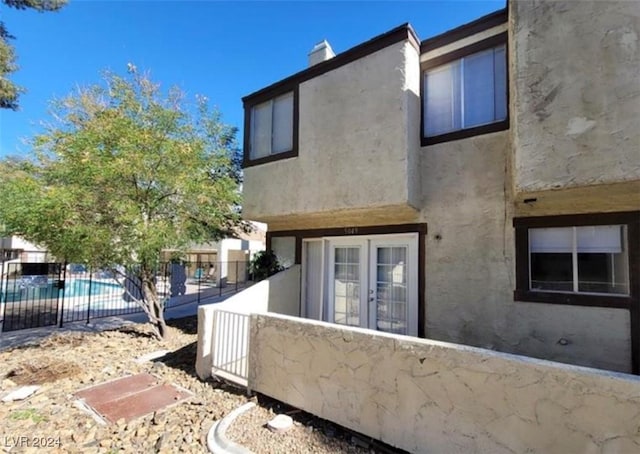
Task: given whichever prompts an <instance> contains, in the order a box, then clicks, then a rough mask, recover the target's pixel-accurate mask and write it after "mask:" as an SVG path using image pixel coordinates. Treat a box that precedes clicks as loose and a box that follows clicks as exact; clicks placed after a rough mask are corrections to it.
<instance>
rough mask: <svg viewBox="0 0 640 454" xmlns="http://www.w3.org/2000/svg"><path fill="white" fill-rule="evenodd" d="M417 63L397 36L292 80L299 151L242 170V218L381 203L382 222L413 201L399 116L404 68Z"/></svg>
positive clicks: (403, 120)
mask: <svg viewBox="0 0 640 454" xmlns="http://www.w3.org/2000/svg"><path fill="white" fill-rule="evenodd" d="M417 64H418V53H417V51H416V49H415V48H414V47H412V46H411V44H409V42H399V43H396V44H393V45H391V46H389V47H386V48H384V49H382V50H379V51H377V52H375V53H373V54H370V55H368V56H366V57H363V58H361V59H359V60H356V61H354V62H352V63H349V64H347V65H344V66H341V67H339V68H337V69H335V70H333V71H329V72H327V73H325V74H323V75H321V76H318V77H316V78H314V79H311V80H308V81H306V82H303V83H302V84H300V88H299V110H300V119H299V123H300V125H299V151H298V153H299V155H298V157H297V158H292V159H287V160H281V161H277V162H273V163H268V164H263V165H259V166H255V167H248V168H246V169H245V170H244V173H245V179H244V188H243V194H244V202H243V210H244V211H243V214H244V216H245V217H246V218H248V219H256V220H264V221H266V222H270V221H271V220H273V219H274V218H282V217H285V216H288V215H304V214H306V213H318V212H329V211H335V210H341V209H352V208H360V209H372V210H375V209H376V208H380V207H385V208H386V209H387V218H388V219H386V220H384V221H381V222H387V223H388V220H389V219H392V213H393V208H394V207H399V208H401V209H406V208H407V207H408V206H410V205H413V204H415V200H412V197H415V196H416V195H417V193H416V191H413V190H411V189H410V188H409V182H410V180H411V181H412V182H414V181H415V175H414V177H411V178H410V176H409V175H410V173H411V172H413V171H414V170H413V169H415V166H412V165H410V164H411V162H410V160H409V157H408V150H409V147H408V145H407V141H408V137H409V134H410V132H409V131H408V129H407V128H408V125H407V116H408V114H409V113H411V115H413V114H415V106H416V102H417V97H418V91H419V90H418V88H419V85H417V82H418V79H417V74H416V77H415V80H413V79H414V78H413V76H412V78H411V79H410V80H409V81H407V78H406V77H405V74H406V73H407V69H409V70H410V71H409V72H411V73H414V72H415V71H416V70H417ZM408 83H409V84H410V85H411V86H410V87H409V86H408ZM409 109H410V110H411V112H409ZM355 176H357V177H355Z"/></svg>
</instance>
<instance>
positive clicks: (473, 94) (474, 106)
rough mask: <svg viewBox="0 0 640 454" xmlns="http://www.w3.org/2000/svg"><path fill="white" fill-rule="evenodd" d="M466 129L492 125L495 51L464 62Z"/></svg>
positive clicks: (493, 116) (489, 50) (474, 55)
mask: <svg viewBox="0 0 640 454" xmlns="http://www.w3.org/2000/svg"><path fill="white" fill-rule="evenodd" d="M463 61H464V127H465V128H469V127H473V126H479V125H483V124H487V123H491V122H493V121H494V119H495V112H494V98H495V92H494V86H493V82H494V78H493V76H494V74H493V49H488V50H486V51H483V52H478V53H477V54H473V55H470V56H469V57H467V58H465V59H464V60H463Z"/></svg>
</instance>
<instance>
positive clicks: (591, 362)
mask: <svg viewBox="0 0 640 454" xmlns="http://www.w3.org/2000/svg"><path fill="white" fill-rule="evenodd" d="M416 121H419V118H418V119H416ZM512 149H513V148H512V145H511V134H510V132H509V131H503V132H497V133H493V134H486V135H482V136H477V137H473V138H468V139H463V140H458V141H453V142H445V143H441V144H436V145H429V146H427V147H423V148H421V149H420V151H419V154H420V157H421V167H420V169H421V171H420V174H421V176H422V207H423V208H422V210H421V211H420V221H421V222H426V223H427V224H428V228H429V234H428V235H427V238H426V252H425V257H426V258H425V282H426V285H425V287H426V289H425V296H426V298H425V299H426V302H425V305H426V308H425V322H426V332H425V334H426V337H428V338H431V339H439V340H445V341H450V342H458V343H462V344H467V345H474V346H478V347H484V348H491V349H496V350H500V351H505V352H512V353H520V354H526V355H529V356H533V357H537V358H546V359H550V360H556V361H564V362H572V363H575V364H580V365H584V366H592V367H599V368H603V369H609V370H617V371H621V372H630V371H631V342H630V318H629V311H627V310H623V309H609V308H587V307H578V306H563V305H556V304H541V303H531V302H519V301H514V297H513V290H514V288H515V241H514V229H513V226H512V219H513V215H514V208H513V204H512V193H511V185H510V182H511V172H510V156H511V153H512ZM595 333H599V334H597V335H596V334H595Z"/></svg>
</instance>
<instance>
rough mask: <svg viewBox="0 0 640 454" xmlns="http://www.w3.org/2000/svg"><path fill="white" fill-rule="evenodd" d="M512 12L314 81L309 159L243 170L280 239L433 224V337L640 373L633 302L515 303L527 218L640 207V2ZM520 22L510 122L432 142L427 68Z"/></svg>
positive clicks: (549, 4)
mask: <svg viewBox="0 0 640 454" xmlns="http://www.w3.org/2000/svg"><path fill="white" fill-rule="evenodd" d="M509 10H510V12H509V21H508V23H507V24H505V23H503V24H501V25H499V26H495V27H493V28H491V29H489V30H483V31H482V32H480V33H478V34H476V35H472V36H466V37H465V38H464V39H463V40H462V41H460V42H454V43H448V44H446V45H445V46H444V47H443V49H435V50H431V51H429V52H427V53H425V54H423V55H422V56H420V55H419V54H418V52H417V51H416V50H415V48H413V47H412V46H411V45H410V44H409V43H408V42H403V43H397V44H394V45H393V46H390V47H388V48H386V49H384V51H379V52H377V53H375V54H371V55H369V56H367V57H365V58H363V59H362V61H360V60H358V61H355V62H352V63H350V64H349V65H346V66H345V67H343V68H339V69H337V70H334V71H332V72H329V73H327V74H325V75H322V76H319V77H317V78H316V79H311V80H309V81H307V82H305V83H303V84H301V86H300V154H299V156H298V157H296V158H292V159H287V160H282V161H276V162H272V163H269V164H264V165H259V166H255V167H250V168H247V169H246V170H245V172H246V173H245V175H246V182H245V194H246V195H247V196H248V197H249V200H250V202H251V204H253V205H255V206H260V207H261V208H260V209H261V210H262V211H257V209H256V208H251V210H254V211H251V210H250V211H249V213H251V212H253V213H256V214H259V216H260V218H259V219H263V220H266V221H268V222H269V228H270V230H272V231H275V232H276V233H277V231H286V230H296V229H322V228H334V227H352V226H367V225H369V226H373V225H384V224H392V225H399V224H409V223H426V224H427V226H428V234H427V235H426V239H425V251H424V274H423V276H422V277H423V278H424V282H425V285H424V292H425V298H424V301H421V303H422V304H423V305H424V325H425V335H426V337H428V338H433V339H438V340H445V341H451V342H459V343H464V344H469V345H474V346H479V347H485V348H490V349H495V350H501V351H505V352H512V353H520V354H526V355H529V356H533V357H538V358H546V359H551V360H556V361H562V362H570V363H574V364H580V365H585V366H592V367H598V368H604V369H610V370H615V371H620V372H630V371H631V367H632V361H631V357H632V349H631V341H632V339H631V326H632V319H631V316H630V312H629V310H627V309H616V308H607V307H585V306H568V305H562V304H546V303H539V302H535V303H534V302H523V301H514V289H515V288H516V270H515V268H516V263H515V262H516V249H515V235H514V233H515V232H514V227H513V222H514V218H515V217H522V216H525V217H526V216H541V215H561V214H577V213H602V212H616V211H634V210H638V209H640V123H639V122H640V91H639V90H638V76H637V68H638V67H640V64H639V63H640V61H639V55H640V42H639V41H638V37H639V36H640V28H639V23H640V22H639V21H640V6H638V4H637V3H634V2H624V1H620V2H570V1H567V2H556V1H532V2H516V1H513V2H509ZM507 29H508V36H509V42H508V55H509V72H510V74H509V83H510V90H509V93H510V95H509V96H510V107H509V109H510V116H509V117H510V128H509V129H508V130H505V131H500V132H493V133H490V134H484V135H479V136H474V137H469V138H464V139H460V140H453V141H449V142H443V143H438V144H434V145H428V146H420V136H421V123H420V121H421V119H420V115H421V113H420V103H421V100H420V79H421V77H422V76H421V72H420V63H421V61H422V62H423V63H424V61H425V60H426V59H428V58H432V57H433V58H436V57H439V56H441V55H442V54H443V53H446V52H449V51H455V50H457V49H459V48H460V46H462V45H468V44H472V43H474V42H477V41H479V40H483V39H486V38H487V37H489V36H492V35H495V34H497V33H500V32H503V31H505V30H507ZM377 65H381V66H379V67H378V66H377ZM385 65H390V66H385ZM394 65H395V66H394ZM398 68H404V70H405V72H404V73H403V72H402V71H398ZM378 72H379V74H378ZM392 78H395V80H391V79H392ZM361 85H363V86H362V89H361V88H360V86H361ZM377 85H379V86H380V87H381V95H380V98H379V99H380V103H379V104H378V102H377V100H376V99H370V98H372V96H369V93H370V92H371V91H372V87H374V86H377ZM399 87H402V88H401V89H399ZM360 90H362V91H360ZM361 92H362V93H364V94H365V95H364V96H362V97H361V95H360V93H361ZM377 96H378V95H377V94H376V97H373V98H377ZM361 98H362V99H361ZM365 98H366V99H365ZM398 106H402V108H398ZM356 107H357V108H356ZM343 114H347V115H343ZM371 125H376V127H375V129H372V128H371ZM378 125H379V127H378ZM363 128H364V129H363ZM366 128H368V129H366ZM363 130H365V131H366V132H367V134H364V133H363ZM358 144H363V146H362V147H360V146H358ZM394 159H395V160H394ZM343 163H345V164H348V165H345V166H344V167H343V166H342V164H343ZM405 165H406V166H407V168H408V170H406V169H405V170H402V169H403V168H404V166H405ZM403 171H404V173H402V172H403ZM372 175H374V176H376V178H377V180H375V179H372ZM398 175H401V176H402V178H403V179H404V180H403V181H404V183H403V184H404V185H401V184H399V180H400V179H394V178H395V177H397V176H398ZM402 178H401V179H402ZM374 181H377V183H375V184H374ZM274 182H277V183H274ZM328 182H330V183H328ZM352 192H353V193H352ZM256 193H260V194H259V196H260V197H264V200H262V199H260V198H258V196H257V195H256ZM376 197H378V199H376ZM527 199H534V201H533V203H531V202H530V201H529V202H525V200H527ZM384 204H387V205H384ZM636 355H637V353H636Z"/></svg>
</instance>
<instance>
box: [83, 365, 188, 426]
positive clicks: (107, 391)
mask: <svg viewBox="0 0 640 454" xmlns="http://www.w3.org/2000/svg"><path fill="white" fill-rule="evenodd" d="M158 381H159V380H158V378H156V377H154V376H153V375H150V374H138V375H131V376H129V377H124V378H119V379H117V380H113V381H110V382H106V383H102V384H100V385H96V386H92V387H91V388H87V389H83V390H81V391H78V392H77V393H76V394H75V396H76V397H77V398H79V399H82V400H83V401H84V403H85V404H87V405H88V406H90V407H91V408H92V409H93V410H94V411H95V412H96V413H98V414H99V415H100V416H102V417H103V418H104V419H106V420H107V421H109V422H116V421H118V420H119V419H122V418H124V419H125V420H126V421H131V420H132V419H135V418H139V417H140V416H144V415H146V414H149V413H152V412H154V411H158V410H161V409H163V408H165V407H168V406H169V405H174V404H177V403H179V402H182V401H183V400H185V399H187V398H189V397H191V396H193V393H191V392H189V391H187V390H185V389H182V388H178V387H177V386H175V385H165V384H159V383H158Z"/></svg>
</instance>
